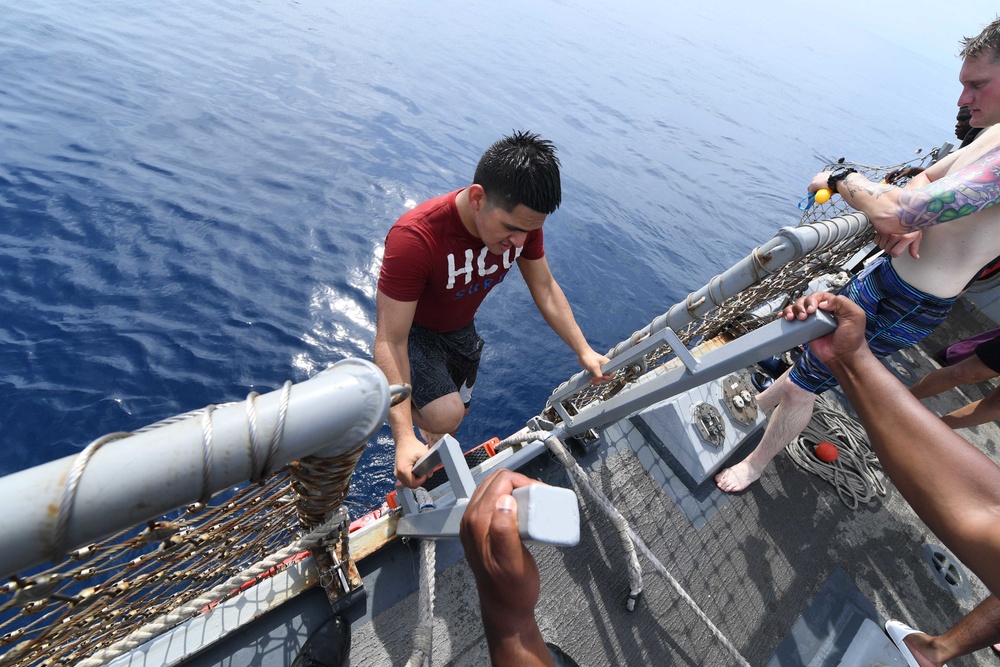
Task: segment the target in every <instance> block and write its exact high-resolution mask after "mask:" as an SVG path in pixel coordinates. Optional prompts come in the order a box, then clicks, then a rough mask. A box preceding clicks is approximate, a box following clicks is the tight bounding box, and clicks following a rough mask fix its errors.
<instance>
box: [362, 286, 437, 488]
mask: <svg viewBox="0 0 1000 667" xmlns="http://www.w3.org/2000/svg"><path fill="white" fill-rule="evenodd" d="M416 310H417V302H416V301H397V300H395V299H391V298H389V297H388V296H386V295H385V294H383V293H382V292H381V291H378V292H377V293H376V295H375V311H376V322H375V349H374V353H373V355H372V356H373V357H374V361H375V364H376V365H377V366H378V367H379V368H380V369H382V372H383V373H384V374H385V377H386V379H387V380H388V381H389V384H402V383H406V384H411V381H410V354H409V351H408V341H409V335H410V327H411V326H412V324H413V314H414V313H415V312H416ZM411 409H412V408H411V406H410V400H409V399H407V400H405V401H403V402H401V403H400V404H399V405H396V406H393V407H392V408H391V409H390V410H389V426H390V427H391V428H392V438H393V440H394V441H395V442H396V469H395V475H396V479H398V480H399V481H400V482H402V483H403V484H404V485H405V486H408V487H410V488H411V489H412V488H416V487H417V486H419V485H420V483H421V482H423V480H424V478H423V477H414V476H413V464H414V463H416V462H417V460H418V459H419V458H420V457H421V456H423V455H424V454H425V453H426V452H427V446H426V445H424V444H423V443H422V442H420V440H418V439H417V436H416V435H415V434H414V433H413V415H412V414H411V412H410V411H411Z"/></svg>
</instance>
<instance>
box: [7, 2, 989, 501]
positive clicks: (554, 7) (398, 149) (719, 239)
mask: <svg viewBox="0 0 1000 667" xmlns="http://www.w3.org/2000/svg"><path fill="white" fill-rule="evenodd" d="M667 4H671V5H672V4H673V3H667ZM685 4H691V3H685ZM760 4H764V3H756V4H755V6H753V7H752V8H750V7H749V6H748V5H747V3H741V2H736V1H735V0H724V1H723V2H720V3H703V6H702V5H698V6H688V7H678V6H661V3H625V4H624V6H615V3H606V2H598V1H597V0H510V1H509V2H505V3H490V4H483V5H482V6H476V5H472V6H470V5H469V3H464V2H456V1H454V0H442V1H440V2H435V3H384V4H378V3H365V4H364V6H362V4H361V3H329V2H320V1H318V0H302V1H298V2H293V1H277V0H260V1H257V2H234V1H231V0H222V1H220V2H215V3H199V4H198V5H193V4H190V3H180V4H178V3H134V2H130V3H126V2H123V1H121V0H98V1H96V2H89V3H74V2H68V1H66V0H27V1H20V2H18V3H16V4H15V3H12V2H10V1H9V0H0V15H2V16H3V19H2V21H0V443H2V446H3V452H4V453H5V456H4V457H3V458H2V460H0V474H8V473H10V472H13V471H16V470H20V469H22V468H25V467H28V466H32V465H36V464H38V463H41V462H45V461H48V460H52V459H55V458H59V457H63V456H68V455H72V454H74V453H76V452H78V451H79V450H80V449H82V448H83V447H84V446H85V445H86V444H87V443H88V442H89V441H90V440H92V439H93V438H95V437H97V436H99V435H101V434H103V433H106V432H111V431H120V430H129V429H134V428H138V427H141V426H143V425H146V424H148V423H151V422H153V421H156V420H158V419H161V418H164V417H168V416H171V415H173V414H177V413H181V412H185V411H187V410H191V409H196V408H200V407H202V406H204V405H206V404H208V403H219V402H226V401H231V400H240V399H242V398H243V397H244V396H245V395H246V393H247V392H248V391H250V390H256V391H259V392H262V393H263V392H265V391H269V390H271V389H274V388H277V387H279V386H280V385H281V384H282V383H283V382H284V381H285V380H286V379H292V380H294V381H300V380H303V379H305V378H307V377H308V376H310V375H312V374H314V373H316V372H317V371H318V370H320V369H322V368H324V367H325V366H327V365H328V364H331V363H333V362H335V361H337V360H339V359H342V358H344V357H362V358H370V355H371V348H372V340H373V337H374V320H375V306H374V295H375V284H376V279H377V275H378V267H379V262H380V256H381V250H382V244H383V239H384V236H385V233H386V231H387V230H388V229H389V227H390V226H391V225H392V223H393V222H394V221H395V219H396V218H397V217H398V216H399V215H400V214H401V213H402V212H404V211H405V210H406V209H407V208H408V207H410V206H412V205H413V204H414V203H415V202H419V201H421V200H423V199H426V198H428V197H431V196H434V195H437V194H440V193H443V192H446V191H449V190H452V189H456V188H458V187H461V186H463V185H466V184H468V182H469V180H470V179H471V176H472V172H473V169H474V167H475V163H476V161H477V160H478V158H479V156H480V154H481V153H482V151H483V150H484V149H485V148H486V147H487V146H488V145H489V144H490V143H492V142H493V141H495V140H496V139H497V138H499V137H500V136H501V135H503V134H505V133H508V132H510V131H511V130H513V129H531V130H534V131H537V132H539V133H541V134H542V135H543V136H545V137H546V138H549V139H551V140H553V141H554V142H555V143H556V145H557V146H558V147H559V150H560V156H561V159H562V164H563V189H564V204H563V206H562V207H561V208H560V209H559V211H557V212H556V214H554V215H553V216H551V217H550V219H549V221H548V222H547V223H546V248H547V253H548V258H549V262H550V264H551V266H552V268H553V272H554V273H555V275H556V277H557V279H558V280H559V282H560V284H561V285H562V287H563V289H564V291H565V292H566V294H567V296H568V297H569V299H570V302H571V303H572V304H573V307H574V310H575V313H576V317H577V319H578V321H579V322H580V323H581V325H582V327H583V329H584V331H585V333H586V334H587V335H588V338H589V339H590V340H591V342H592V344H593V345H594V347H595V348H596V349H598V350H606V349H608V348H610V347H611V346H613V345H614V344H615V343H617V342H618V341H619V340H622V339H624V338H626V337H627V336H628V335H629V334H630V333H631V332H632V331H634V330H636V329H638V328H640V327H642V326H643V325H644V324H645V323H646V322H648V321H649V320H650V319H652V318H653V317H654V316H656V315H658V314H659V313H661V312H663V311H664V310H666V309H667V308H668V307H669V306H670V305H671V304H673V303H674V302H676V301H678V300H679V299H682V298H683V297H684V296H685V295H686V294H687V293H688V292H689V291H691V290H693V289H695V288H697V287H699V286H700V285H702V284H703V283H705V282H706V281H707V280H708V279H709V278H710V277H711V276H713V275H715V274H716V273H719V272H720V271H722V270H723V269H725V268H726V267H728V266H729V265H730V264H731V263H732V262H733V261H735V260H736V259H738V258H740V257H742V256H743V255H745V254H746V253H747V252H748V251H749V250H750V249H751V248H752V247H753V246H755V245H758V244H759V243H761V242H763V241H764V240H766V239H767V238H769V237H770V236H771V235H772V234H773V233H774V231H775V230H777V229H778V227H780V226H782V225H788V224H794V223H795V222H796V221H797V213H798V211H797V209H796V208H795V204H796V202H797V201H798V200H799V198H800V197H801V196H802V195H803V194H804V187H805V184H806V183H807V182H808V180H809V178H810V177H811V176H812V175H813V174H814V173H815V172H816V171H818V169H819V168H820V166H821V164H822V162H823V161H824V160H825V159H829V158H834V159H835V158H836V157H839V156H847V157H849V158H850V159H853V160H858V161H862V162H869V163H874V164H886V163H894V162H898V161H901V160H904V159H908V158H909V157H911V156H912V154H913V151H914V149H916V148H924V149H929V148H931V147H933V146H936V145H937V144H939V143H941V141H943V140H945V139H948V138H949V135H950V133H951V128H952V126H953V123H954V111H955V106H954V102H955V99H956V98H957V92H958V88H957V85H956V83H955V82H956V79H957V71H958V61H957V60H956V61H955V63H954V65H953V67H949V66H948V65H947V64H942V63H940V62H937V61H933V60H930V59H928V58H924V57H923V56H922V55H921V54H920V53H919V51H920V49H919V48H916V46H917V45H915V47H914V49H912V50H911V49H907V48H904V47H903V46H900V45H899V40H898V36H896V39H894V40H890V39H887V38H886V37H885V36H881V35H878V34H876V33H873V32H872V31H870V30H865V29H863V28H862V27H859V26H856V25H852V24H849V23H845V22H843V20H841V19H838V18H836V17H833V16H830V15H829V14H830V13H829V12H827V10H826V9H824V8H819V9H810V8H805V7H800V6H799V5H801V4H806V3H768V6H767V7H761V6H759V5H760ZM821 15H822V16H823V20H817V17H818V16H821ZM991 18H992V17H991V16H986V17H983V19H982V21H980V22H973V27H972V28H970V32H973V31H974V30H975V26H977V25H978V24H979V23H981V22H985V21H988V20H990V19H991ZM960 36H961V35H954V36H951V35H943V36H942V39H953V40H955V41H956V42H957V39H958V38H959V37H960ZM904 41H905V40H904ZM871 63H881V64H882V66H880V67H864V66H862V65H863V64H871ZM838 71H839V73H838ZM928 91H931V93H935V91H940V93H939V94H929V93H928ZM917 100H919V103H917ZM478 327H479V329H480V332H481V333H482V334H483V336H484V338H486V340H487V350H486V353H485V356H484V359H483V364H482V369H481V372H480V382H479V383H478V384H477V387H476V395H475V401H474V407H473V410H472V412H471V413H470V415H469V417H468V418H467V420H466V422H465V423H464V424H463V426H462V428H461V430H460V431H459V433H458V437H459V439H460V440H461V441H462V442H463V444H465V445H468V446H471V445H475V444H478V443H479V442H482V441H484V440H486V439H488V438H490V437H492V436H494V435H499V436H501V437H502V436H506V435H508V434H510V433H512V432H513V431H515V430H517V429H518V428H520V427H521V426H523V425H524V422H525V420H526V419H528V418H530V417H531V416H533V415H534V414H537V412H538V411H539V410H540V409H541V407H542V406H543V404H544V401H545V398H546V397H547V396H548V394H549V392H550V391H551V389H552V388H553V387H554V386H555V385H556V384H558V383H560V382H562V381H563V380H564V379H565V378H566V377H568V376H569V375H571V374H572V373H574V372H576V370H577V368H576V366H575V359H574V357H573V355H572V354H571V353H570V352H569V350H568V349H567V348H565V347H564V346H563V345H562V343H561V342H560V341H559V339H558V338H557V337H556V335H555V334H554V333H552V332H551V331H550V330H549V329H548V328H547V327H546V326H545V324H544V322H543V321H542V320H541V317H540V316H539V315H538V313H537V311H536V310H535V308H534V306H533V304H532V303H531V300H530V297H529V295H528V293H527V290H526V288H525V287H524V285H523V282H521V281H519V280H517V279H511V280H508V281H506V282H505V284H504V287H503V288H502V289H500V290H497V291H496V293H495V294H493V295H491V296H490V297H489V298H488V299H487V300H486V302H485V304H484V306H483V308H482V310H481V311H480V316H479V319H478ZM391 461H392V444H391V439H390V436H389V430H388V428H385V429H383V431H382V433H380V434H379V436H378V438H376V439H373V441H372V444H371V445H370V446H369V448H368V450H367V451H366V453H365V455H364V458H363V459H362V461H361V464H360V466H359V469H358V472H357V474H356V476H355V481H354V485H353V489H352V499H353V500H354V501H356V502H359V503H361V504H368V505H375V504H378V503H379V502H380V500H381V499H382V498H383V497H384V495H385V493H386V492H387V491H389V490H390V489H391V488H392V465H391Z"/></svg>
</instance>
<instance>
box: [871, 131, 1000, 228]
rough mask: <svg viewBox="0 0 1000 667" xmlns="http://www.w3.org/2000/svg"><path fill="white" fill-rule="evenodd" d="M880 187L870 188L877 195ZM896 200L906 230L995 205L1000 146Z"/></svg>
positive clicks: (999, 194)
mask: <svg viewBox="0 0 1000 667" xmlns="http://www.w3.org/2000/svg"><path fill="white" fill-rule="evenodd" d="M883 188H886V186H876V185H873V186H872V187H871V188H870V189H871V190H878V191H879V192H878V193H877V194H875V192H872V193H871V194H873V195H874V196H875V197H879V196H881V195H882V194H883V191H882V189H883ZM861 189H864V190H866V191H868V190H869V188H859V190H861ZM852 192H853V190H852ZM897 202H898V205H899V225H900V227H902V228H903V229H904V230H906V231H907V232H914V231H917V230H920V229H925V228H927V227H931V226H933V225H937V224H940V223H942V222H950V221H952V220H956V219H958V218H964V217H965V216H967V215H972V214H973V213H978V212H979V211H984V210H986V209H988V208H990V207H991V206H994V205H996V204H997V203H998V202H1000V147H997V148H994V149H993V150H991V151H990V152H989V153H987V154H986V155H984V156H983V157H981V158H979V159H978V160H977V161H975V162H973V163H972V164H970V165H969V166H968V167H965V168H964V169H962V170H960V171H957V172H955V173H954V174H949V175H947V176H945V177H944V178H941V179H938V180H936V181H934V182H933V183H931V184H930V185H925V186H924V187H922V188H918V189H916V190H902V191H900V192H899V197H898V200H897Z"/></svg>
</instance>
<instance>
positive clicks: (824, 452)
mask: <svg viewBox="0 0 1000 667" xmlns="http://www.w3.org/2000/svg"><path fill="white" fill-rule="evenodd" d="M813 452H815V454H816V458H818V459H819V460H820V461H825V462H826V463H832V462H833V461H836V460H837V457H838V456H840V450H838V449H837V446H836V445H834V444H833V443H832V442H821V443H819V444H818V445H816V448H815V449H814V450H813Z"/></svg>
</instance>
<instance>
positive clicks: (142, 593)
mask: <svg viewBox="0 0 1000 667" xmlns="http://www.w3.org/2000/svg"><path fill="white" fill-rule="evenodd" d="M362 450H363V446H362V447H361V448H359V449H357V450H356V451H353V452H348V453H347V454H344V455H342V456H340V457H337V458H335V459H325V458H319V457H306V458H304V459H302V460H301V461H296V462H293V463H291V464H289V465H288V466H286V467H285V468H284V469H281V470H279V471H277V472H275V473H273V474H271V475H269V476H268V477H266V478H265V479H264V480H263V481H262V482H260V483H253V484H250V483H248V484H245V485H242V486H240V487H237V488H235V489H230V490H228V491H223V492H221V493H218V494H216V495H215V496H214V497H213V498H212V499H211V500H210V501H209V502H208V503H204V504H203V503H194V504H192V505H190V506H188V507H187V508H185V509H182V510H178V511H176V512H174V513H172V514H171V515H168V516H164V517H162V518H161V519H160V520H158V521H151V522H149V523H148V524H146V525H144V526H137V527H135V528H133V529H131V530H127V531H123V532H120V533H118V534H116V535H114V536H112V537H109V538H107V539H105V540H102V541H100V542H96V543H93V544H90V545H87V546H85V547H82V548H79V549H76V550H75V551H72V552H70V553H68V554H67V557H66V559H65V560H63V561H62V562H59V563H55V564H52V565H51V566H49V567H45V568H43V569H38V570H35V571H31V572H27V573H21V574H20V575H18V576H16V577H14V578H12V580H11V581H10V582H8V583H7V584H5V585H4V586H3V587H0V652H2V653H0V666H2V667H8V666H10V667H34V666H36V665H37V666H39V667H43V666H44V667H49V666H55V665H73V664H77V663H78V662H80V661H81V660H83V659H85V658H86V657H87V656H90V655H94V654H96V653H100V652H107V651H108V649H111V648H112V647H113V646H114V645H116V644H118V643H120V642H123V641H125V640H126V639H127V638H128V637H129V635H131V634H132V633H133V632H134V631H136V630H137V629H138V628H141V627H142V626H144V625H146V624H149V623H154V622H158V624H159V625H160V626H161V627H162V617H164V616H166V615H168V614H171V613H172V612H174V611H175V610H178V609H182V608H183V607H184V606H185V605H189V604H190V603H191V602H192V601H196V600H197V599H198V597H199V596H201V595H203V594H204V592H205V591H208V590H210V589H212V588H214V587H217V586H219V585H220V584H224V583H225V582H226V581H228V580H230V579H232V578H234V577H237V576H239V575H245V576H249V577H250V579H249V581H248V582H247V583H246V584H244V585H242V586H239V587H236V588H233V589H232V590H229V591H228V592H223V593H221V594H220V595H219V597H218V598H217V599H215V600H213V601H210V602H208V603H206V604H204V605H200V606H199V607H198V608H197V609H195V610H194V611H192V612H191V613H190V614H188V615H185V617H182V618H179V619H177V620H176V621H175V622H173V623H172V624H171V626H176V625H179V624H180V623H182V622H185V621H187V620H188V619H189V618H193V617H195V616H198V615H200V614H202V613H205V612H208V611H210V610H211V609H213V608H214V607H215V606H217V605H218V604H219V603H221V602H223V601H225V600H227V599H230V598H232V597H235V596H236V595H238V594H240V593H241V592H242V591H243V590H246V589H247V588H249V587H251V586H252V585H254V584H256V583H258V582H259V581H261V580H263V579H265V578H267V577H270V576H273V575H274V574H275V573H277V572H279V571H281V570H284V569H286V568H287V567H288V566H290V565H292V564H293V563H295V562H297V561H300V560H302V559H303V558H305V557H306V556H307V555H309V554H310V551H308V550H303V551H301V552H300V553H297V554H291V555H289V556H288V557H287V558H285V559H283V560H282V561H281V562H279V563H276V564H273V565H267V564H264V565H262V563H263V562H264V561H265V560H267V559H268V557H270V556H271V555H272V554H274V553H275V552H277V551H279V550H281V549H282V548H285V547H287V546H289V545H290V544H292V543H293V542H295V541H296V540H297V539H299V538H300V537H301V536H302V534H303V533H305V532H307V531H309V530H312V529H314V528H316V527H317V526H320V525H322V524H323V523H324V522H325V521H326V520H327V517H329V516H331V515H332V514H333V512H334V511H335V510H336V509H337V508H339V507H340V505H341V503H342V502H343V500H344V498H345V497H346V495H347V490H348V485H349V483H350V476H351V473H352V472H353V470H354V467H355V465H356V464H357V461H358V459H359V458H360V456H361V452H362ZM345 518H346V515H345ZM334 532H335V531H334ZM346 533H347V531H346V523H345V525H344V526H343V527H342V531H341V534H340V536H339V542H340V544H343V545H344V548H342V549H337V551H339V552H340V557H339V558H337V557H333V558H332V562H333V564H334V565H335V566H340V565H342V564H343V563H344V561H345V560H346V557H347V554H346ZM331 537H332V538H333V539H332V540H331V541H333V542H337V537H338V536H336V535H333V536H331ZM340 544H334V545H330V546H326V545H322V544H321V546H320V548H319V549H314V550H313V552H312V553H313V555H314V556H317V562H318V563H319V567H320V570H321V572H320V583H321V584H324V583H331V581H324V580H337V579H340V577H338V576H337V575H338V573H336V572H331V571H329V570H328V569H327V571H324V569H325V568H324V567H323V565H322V561H323V560H324V558H322V557H325V559H326V560H327V561H329V560H330V559H331V557H330V551H329V549H331V548H335V547H336V546H339V545H340ZM325 587H326V586H325ZM162 629H163V631H165V630H167V629H169V627H165V628H162Z"/></svg>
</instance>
